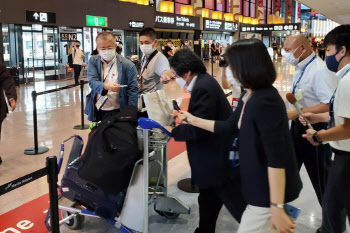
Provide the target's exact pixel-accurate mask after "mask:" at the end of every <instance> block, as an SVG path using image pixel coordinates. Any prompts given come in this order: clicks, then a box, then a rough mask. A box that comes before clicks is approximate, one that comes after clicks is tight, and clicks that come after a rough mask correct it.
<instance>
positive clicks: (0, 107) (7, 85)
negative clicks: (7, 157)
mask: <svg viewBox="0 0 350 233" xmlns="http://www.w3.org/2000/svg"><path fill="white" fill-rule="evenodd" d="M4 91H5V94H6V97H7V99H8V102H9V104H10V105H11V107H12V111H15V109H16V100H17V93H16V86H15V82H14V80H13V78H12V77H11V76H10V74H9V73H8V71H7V69H6V66H5V65H4V64H2V63H0V139H1V124H2V122H3V120H4V119H5V118H6V115H7V113H8V109H7V104H6V100H5V96H4ZM1 163H2V159H1V157H0V164H1Z"/></svg>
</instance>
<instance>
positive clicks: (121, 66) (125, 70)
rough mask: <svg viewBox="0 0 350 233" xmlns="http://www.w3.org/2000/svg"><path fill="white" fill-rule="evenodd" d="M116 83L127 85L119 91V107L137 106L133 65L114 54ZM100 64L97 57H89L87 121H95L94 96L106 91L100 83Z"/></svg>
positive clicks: (136, 87) (137, 91)
mask: <svg viewBox="0 0 350 233" xmlns="http://www.w3.org/2000/svg"><path fill="white" fill-rule="evenodd" d="M116 56H117V69H118V83H119V84H120V85H128V87H126V88H122V89H121V90H120V91H119V103H120V107H121V108H123V107H125V106H128V105H131V106H137V100H138V93H139V89H138V84H137V70H136V67H135V65H134V64H133V63H132V62H131V61H129V60H128V59H126V58H124V57H122V56H120V55H119V54H116ZM101 69H102V62H101V57H100V56H99V55H96V56H91V58H90V60H89V66H88V80H89V86H90V88H91V92H90V93H89V94H88V95H87V96H86V106H85V111H84V112H85V114H87V115H88V119H89V121H96V107H95V103H96V100H95V99H96V95H97V94H100V95H106V94H107V91H106V90H103V86H104V83H103V82H102V81H101Z"/></svg>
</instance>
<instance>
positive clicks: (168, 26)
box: [0, 0, 350, 233]
mask: <svg viewBox="0 0 350 233" xmlns="http://www.w3.org/2000/svg"><path fill="white" fill-rule="evenodd" d="M31 2H32V3H31ZM84 4H85V3H84V1H78V0H70V1H68V0H49V1H46V2H45V3H42V2H41V1H39V0H30V1H28V0H12V1H10V0H1V2H0V63H3V64H4V65H5V66H6V68H7V69H8V72H9V73H10V74H11V75H12V76H13V81H14V83H15V85H16V92H17V102H16V109H15V111H11V106H10V104H9V102H8V100H6V102H2V103H1V102H0V104H6V105H8V108H9V113H8V114H7V117H6V118H5V119H4V120H3V122H2V124H1V125H0V132H1V141H0V157H1V160H2V163H1V165H0V233H26V232H33V233H44V232H62V233H73V232H77V233H83V232H86V233H112V232H116V233H117V232H145V233H148V232H149V233H192V232H195V230H196V228H197V227H198V224H199V205H198V192H193V193H191V192H185V191H183V190H181V189H180V188H179V187H178V182H179V181H182V180H184V179H186V178H190V177H191V168H190V165H189V160H188V154H187V149H186V143H185V142H176V141H175V140H174V139H173V138H169V141H166V140H165V141H164V140H163V142H162V143H163V146H162V149H161V150H162V151H163V152H164V154H163V159H164V161H161V162H162V163H163V164H165V165H164V171H165V173H166V175H165V176H164V177H163V179H165V181H164V180H163V181H162V182H165V183H166V184H165V185H164V186H165V187H166V188H165V189H166V191H165V193H166V194H167V195H169V196H172V197H175V198H176V200H179V201H180V202H181V206H182V207H183V208H185V209H186V210H187V213H181V214H180V215H179V216H178V215H176V214H173V213H170V212H171V211H172V210H171V209H169V210H170V212H166V211H164V210H163V212H162V211H159V210H157V207H156V206H157V205H156V204H154V203H153V202H154V201H155V202H157V200H156V199H157V193H158V192H160V191H158V189H157V190H156V191H154V189H153V190H152V189H151V187H143V189H138V190H136V191H135V190H132V187H130V186H132V185H131V184H130V185H129V187H130V188H129V190H132V191H133V192H135V193H137V195H136V194H135V195H134V196H132V195H130V196H127V199H128V200H127V199H126V200H125V203H126V202H127V201H128V204H129V202H130V203H132V202H135V203H136V204H135V203H134V205H133V208H134V210H133V211H134V212H133V211H131V212H130V213H137V212H139V213H138V214H137V215H134V216H133V217H132V218H138V216H139V215H142V214H143V213H142V211H143V210H144V209H145V208H146V207H145V205H143V206H142V204H143V203H148V204H149V205H148V208H146V209H147V210H148V215H147V216H143V217H142V219H143V220H144V218H146V217H147V218H148V221H143V223H142V224H146V225H147V226H145V225H143V230H133V229H131V227H129V229H128V231H126V230H125V229H126V228H124V227H123V221H124V222H128V221H130V220H128V221H126V220H123V217H121V218H119V219H116V220H118V221H117V222H111V221H110V220H105V219H103V218H100V217H98V216H94V217H92V216H91V215H86V216H85V217H84V218H82V215H79V213H78V214H76V213H74V212H73V211H69V210H67V209H64V210H63V209H60V210H59V219H60V220H62V219H64V218H66V217H69V216H71V217H72V218H71V219H70V220H67V221H65V222H61V224H60V226H59V231H56V230H54V229H49V228H50V227H53V226H52V224H51V223H52V221H51V220H50V219H48V218H47V216H48V215H49V214H50V213H51V209H50V208H49V207H50V204H51V203H50V197H51V198H52V196H55V195H49V184H48V180H49V179H48V177H47V176H46V169H45V166H46V161H47V157H49V156H56V157H58V158H59V157H60V155H62V146H61V144H62V142H64V141H65V140H66V139H68V138H70V137H71V136H74V135H79V136H80V137H81V138H82V140H83V143H84V148H83V151H84V150H85V148H86V145H87V144H88V137H89V133H90V130H89V129H88V127H86V126H87V125H90V124H91V122H90V121H89V120H88V116H87V115H86V114H84V113H83V112H82V108H84V107H85V104H86V103H87V99H86V96H87V95H88V94H89V93H90V92H91V88H90V87H89V81H91V75H93V74H92V73H91V72H90V70H89V69H91V67H90V68H89V66H91V64H92V63H89V60H90V59H93V58H94V57H93V56H92V55H91V53H93V51H94V50H95V49H96V46H97V42H96V37H97V36H98V34H99V33H101V32H103V31H107V32H111V33H112V34H113V35H114V36H115V38H116V44H117V46H118V47H119V45H120V47H119V48H120V55H121V56H123V57H125V58H126V59H129V60H131V61H133V63H134V64H136V65H137V64H139V63H138V62H140V61H141V60H142V56H143V53H142V49H140V46H141V44H140V32H141V31H142V30H143V29H144V28H146V27H151V28H154V29H155V32H156V37H157V38H156V39H157V44H156V46H157V50H158V51H160V52H161V53H167V50H166V47H168V43H169V41H170V40H171V42H172V44H173V46H174V49H173V50H174V51H175V50H177V51H179V50H182V49H190V50H191V51H193V52H194V53H195V54H197V55H198V56H199V57H200V58H201V60H202V61H203V63H204V65H205V67H206V68H207V73H208V74H210V75H212V76H213V77H214V78H215V79H216V81H217V82H218V83H219V84H220V86H221V87H222V90H223V91H224V93H225V94H226V97H227V101H228V102H229V103H230V105H231V103H232V101H233V98H234V99H236V98H237V96H236V97H233V95H234V93H232V90H231V89H230V88H229V89H225V88H224V87H223V84H222V83H223V82H222V78H223V76H225V73H226V69H228V68H226V67H222V62H223V60H224V58H223V57H222V55H223V54H224V53H225V50H226V49H228V48H229V46H230V45H231V44H233V43H235V42H236V41H239V40H246V39H253V38H255V39H258V40H261V41H262V42H263V44H264V45H265V46H266V48H267V51H268V53H269V55H270V57H271V59H272V62H273V65H274V67H275V70H276V73H277V79H276V81H275V82H274V84H273V86H274V87H275V88H276V89H277V90H278V92H279V94H280V96H281V97H282V99H283V101H284V103H285V106H286V108H287V109H288V110H293V109H294V106H293V105H291V104H290V103H289V102H288V100H287V98H286V94H287V93H289V92H291V90H292V89H293V86H294V83H293V75H294V72H295V70H296V68H295V66H293V65H291V64H289V63H288V62H287V60H286V57H285V56H283V55H284V52H283V48H284V43H285V41H286V40H287V38H288V36H297V35H303V36H305V37H306V38H308V40H309V43H310V46H311V48H312V50H313V53H314V54H315V55H317V56H321V55H322V51H324V47H322V46H323V39H324V38H325V36H326V35H327V34H328V33H329V32H330V31H331V30H332V29H334V28H336V27H337V26H339V25H343V24H350V1H348V0H334V1H332V2H330V1H327V0H300V1H295V0H205V1H204V0H200V1H190V0H169V1H162V0H156V1H153V0H137V1H133V0H119V1H118V0H113V1H112V0H105V1H102V3H101V2H100V1H98V0H90V1H88V3H86V4H87V5H86V6H83V5H84ZM69 5H70V6H71V7H70V6H69ZM15 6H16V7H15ZM63 6H64V7H63ZM67 8H69V9H67ZM129 12H130V14H129ZM118 15H121V16H120V17H118ZM77 41H79V43H80V49H81V50H82V54H83V55H84V58H81V61H80V62H81V72H80V74H79V75H80V78H79V79H80V81H81V84H80V85H77V84H75V79H74V75H75V74H74V68H72V67H70V66H69V59H70V58H69V48H70V46H71V45H73V43H77ZM212 44H214V45H215V46H216V47H217V48H218V54H217V55H215V54H214V53H213V52H212ZM185 47H186V48H185ZM170 50H171V49H170ZM117 52H118V50H117ZM96 56H99V55H96ZM171 56H173V54H172V55H171ZM72 62H73V61H72ZM74 62H75V61H74ZM322 62H323V61H322ZM146 66H147V65H146ZM252 69H254V67H252ZM108 73H109V72H108ZM0 75H1V74H0ZM89 75H90V77H89ZM107 75H108V74H107ZM1 78H2V77H0V80H1ZM0 85H1V83H0ZM186 88H188V86H185V88H184V87H180V86H179V84H178V83H177V82H176V80H175V79H172V80H171V81H170V82H169V83H167V84H164V90H165V93H166V95H167V96H168V97H169V98H170V99H171V100H175V101H176V102H177V103H178V105H179V107H180V108H181V109H182V110H188V107H189V103H190V101H191V94H190V92H188V91H187V90H186ZM2 92H3V87H2V86H0V95H3V93H2ZM33 93H38V95H37V96H36V95H35V94H33ZM33 95H34V96H35V97H36V101H35V102H34V101H33ZM0 101H1V99H0ZM0 107H1V105H0ZM0 110H1V108H0ZM174 112H175V111H174ZM82 118H83V119H82ZM0 123H1V122H0ZM177 123H179V122H178V121H177ZM139 131H140V132H142V133H143V132H146V131H142V130H140V129H139ZM145 135H146V134H145ZM145 135H143V140H145V139H144V137H145ZM156 139H157V138H156ZM150 140H152V139H150ZM153 140H155V139H154V138H153ZM159 140H160V139H158V141H157V140H156V141H157V143H158V142H159ZM73 142H74V143H76V140H69V141H67V142H65V144H64V149H65V151H64V155H63V158H64V159H63V163H62V166H61V170H60V172H59V174H58V184H61V180H62V178H63V175H64V173H65V169H66V167H67V166H68V164H69V162H72V161H69V162H68V159H69V157H70V153H71V149H72V148H74V146H76V145H74V143H73ZM35 146H38V147H39V152H38V151H35V149H34V154H32V155H28V153H27V152H28V148H33V147H35ZM41 149H44V150H45V149H46V152H44V153H40V152H41ZM153 149H154V148H152V149H151V148H149V152H150V153H151V152H152V150H153ZM154 150H156V149H154ZM164 155H166V156H164ZM147 158H148V157H147ZM60 165H61V164H60ZM315 166H316V165H315ZM152 169H155V168H154V166H153V165H152V163H151V162H150V165H149V170H150V173H151V172H152V171H151V170H152ZM36 171H41V174H43V175H42V176H41V177H39V176H38V174H34V173H35V172H36ZM140 171H143V170H140ZM164 171H161V172H164ZM91 172H92V173H93V172H94V171H91ZM135 173H136V175H135V174H134V176H133V178H134V179H136V178H137V176H138V175H139V174H141V173H142V172H140V173H137V172H135ZM208 173H210V171H208ZM140 176H141V175H140ZM150 176H151V175H150ZM135 177H136V178H135ZM300 177H301V180H302V183H303V188H302V190H301V193H300V195H299V198H297V199H296V200H295V201H294V202H293V206H295V207H297V208H299V209H300V210H301V211H300V215H299V216H298V218H297V219H296V220H295V222H296V228H295V229H294V231H292V232H297V233H316V232H320V231H318V229H319V228H320V227H321V226H322V207H321V206H320V204H319V202H318V199H317V196H316V193H315V191H314V188H313V185H312V183H311V181H310V178H309V175H308V173H307V171H306V169H305V167H304V166H303V167H302V168H301V170H300ZM156 180H157V177H156ZM349 180H350V178H349ZM158 181H159V179H158ZM151 182H152V181H151ZM348 184H349V185H350V183H348ZM17 186H18V187H17ZM193 187H194V186H191V188H193ZM67 189H68V188H67ZM147 190H148V191H147ZM54 191H56V190H54ZM61 191H62V190H57V192H58V195H59V198H60V200H59V204H60V205H64V204H62V203H63V199H64V200H66V199H67V198H66V197H62V196H61V195H62V194H61V193H60V192H61ZM132 191H130V192H132ZM146 191H147V192H149V193H152V192H153V195H150V200H148V195H146V197H144V196H145V195H143V194H144V192H146ZM127 195H128V194H127ZM63 196H64V195H63ZM139 197H140V198H141V199H142V198H145V200H143V203H142V200H141V201H140V200H136V199H138V198H139ZM132 198H135V199H134V200H132ZM158 198H159V199H160V200H158V201H161V197H158ZM349 198H350V197H349ZM174 200H175V199H174ZM66 201H67V203H69V204H68V207H76V206H79V207H77V208H80V209H83V210H85V209H84V208H83V207H82V206H83V204H81V203H80V204H79V205H75V204H74V203H73V202H70V201H68V200H66ZM72 203H73V204H72ZM140 203H141V204H140ZM139 204H140V206H138V205H139ZM159 205H161V204H159ZM146 206H147V205H146ZM123 208H127V207H126V204H125V205H124V207H123ZM128 208H130V206H128ZM169 208H170V207H169ZM89 210H91V209H89ZM147 210H146V211H147ZM91 211H93V210H91ZM135 211H136V212H135ZM182 212H183V210H182ZM51 215H52V214H51ZM132 215H133V214H131V215H130V214H129V218H130V216H132ZM143 215H145V214H143ZM167 215H168V216H167ZM348 215H349V216H350V213H348ZM145 222H146V223H145ZM111 223H112V224H111ZM76 224H77V225H78V226H76ZM72 225H73V226H72ZM125 225H127V224H125ZM131 225H132V224H131ZM48 226H49V227H48ZM238 227H239V223H238V222H237V221H236V220H235V219H234V218H233V217H232V216H231V214H230V212H229V211H228V210H227V209H226V208H225V207H223V208H222V210H221V212H220V215H219V217H218V220H217V223H216V231H215V232H217V233H233V232H237V230H238ZM74 228H76V229H74ZM145 228H147V229H146V230H145ZM261 232H262V231H261ZM265 232H266V231H264V232H263V233H265ZM269 232H278V231H276V230H273V229H271V230H270V231H269ZM344 232H345V233H350V226H349V221H348V220H347V222H346V230H345V231H344ZM208 233H214V232H208ZM247 233H249V232H247ZM251 233H255V232H251ZM256 233H257V232H256ZM325 233H341V232H325Z"/></svg>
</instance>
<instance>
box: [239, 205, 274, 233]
mask: <svg viewBox="0 0 350 233" xmlns="http://www.w3.org/2000/svg"><path fill="white" fill-rule="evenodd" d="M270 219H271V212H270V208H264V207H257V206H252V205H248V206H247V208H246V210H245V211H244V213H243V216H242V220H241V223H240V224H239V228H238V232H237V233H270V232H276V231H274V230H270V229H269V228H270Z"/></svg>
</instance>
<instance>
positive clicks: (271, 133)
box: [215, 86, 302, 207]
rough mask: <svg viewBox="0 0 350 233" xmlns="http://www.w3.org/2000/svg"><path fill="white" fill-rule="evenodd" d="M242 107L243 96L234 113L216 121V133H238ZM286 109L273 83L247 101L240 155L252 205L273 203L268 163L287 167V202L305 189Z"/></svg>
mask: <svg viewBox="0 0 350 233" xmlns="http://www.w3.org/2000/svg"><path fill="white" fill-rule="evenodd" d="M242 108H243V101H242V99H241V100H240V101H239V103H238V107H237V109H236V111H235V114H234V115H232V116H231V117H230V118H229V119H228V120H226V121H217V122H216V123H215V134H217V135H220V136H221V137H226V136H229V135H232V134H235V133H237V131H238V129H237V123H238V121H239V117H240V114H241V111H242ZM286 112H287V111H286V108H285V105H284V102H283V100H282V98H281V96H280V95H279V93H278V91H277V90H276V89H275V88H274V87H272V86H271V87H268V88H262V89H259V90H256V91H255V92H254V93H253V94H252V95H251V97H250V99H249V100H248V101H247V103H246V107H245V110H244V113H243V117H242V122H241V127H240V129H239V157H240V168H241V177H242V189H243V196H244V199H245V200H246V201H247V203H248V204H250V205H254V206H260V207H269V206H270V193H269V182H268V173H267V168H268V167H272V168H284V169H285V171H286V189H285V202H291V201H293V200H295V199H296V198H297V197H298V196H299V193H300V191H301V189H302V183H301V179H300V176H299V169H298V165H297V161H296V156H295V152H294V146H293V141H292V137H291V135H290V132H289V126H288V118H287V114H286Z"/></svg>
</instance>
